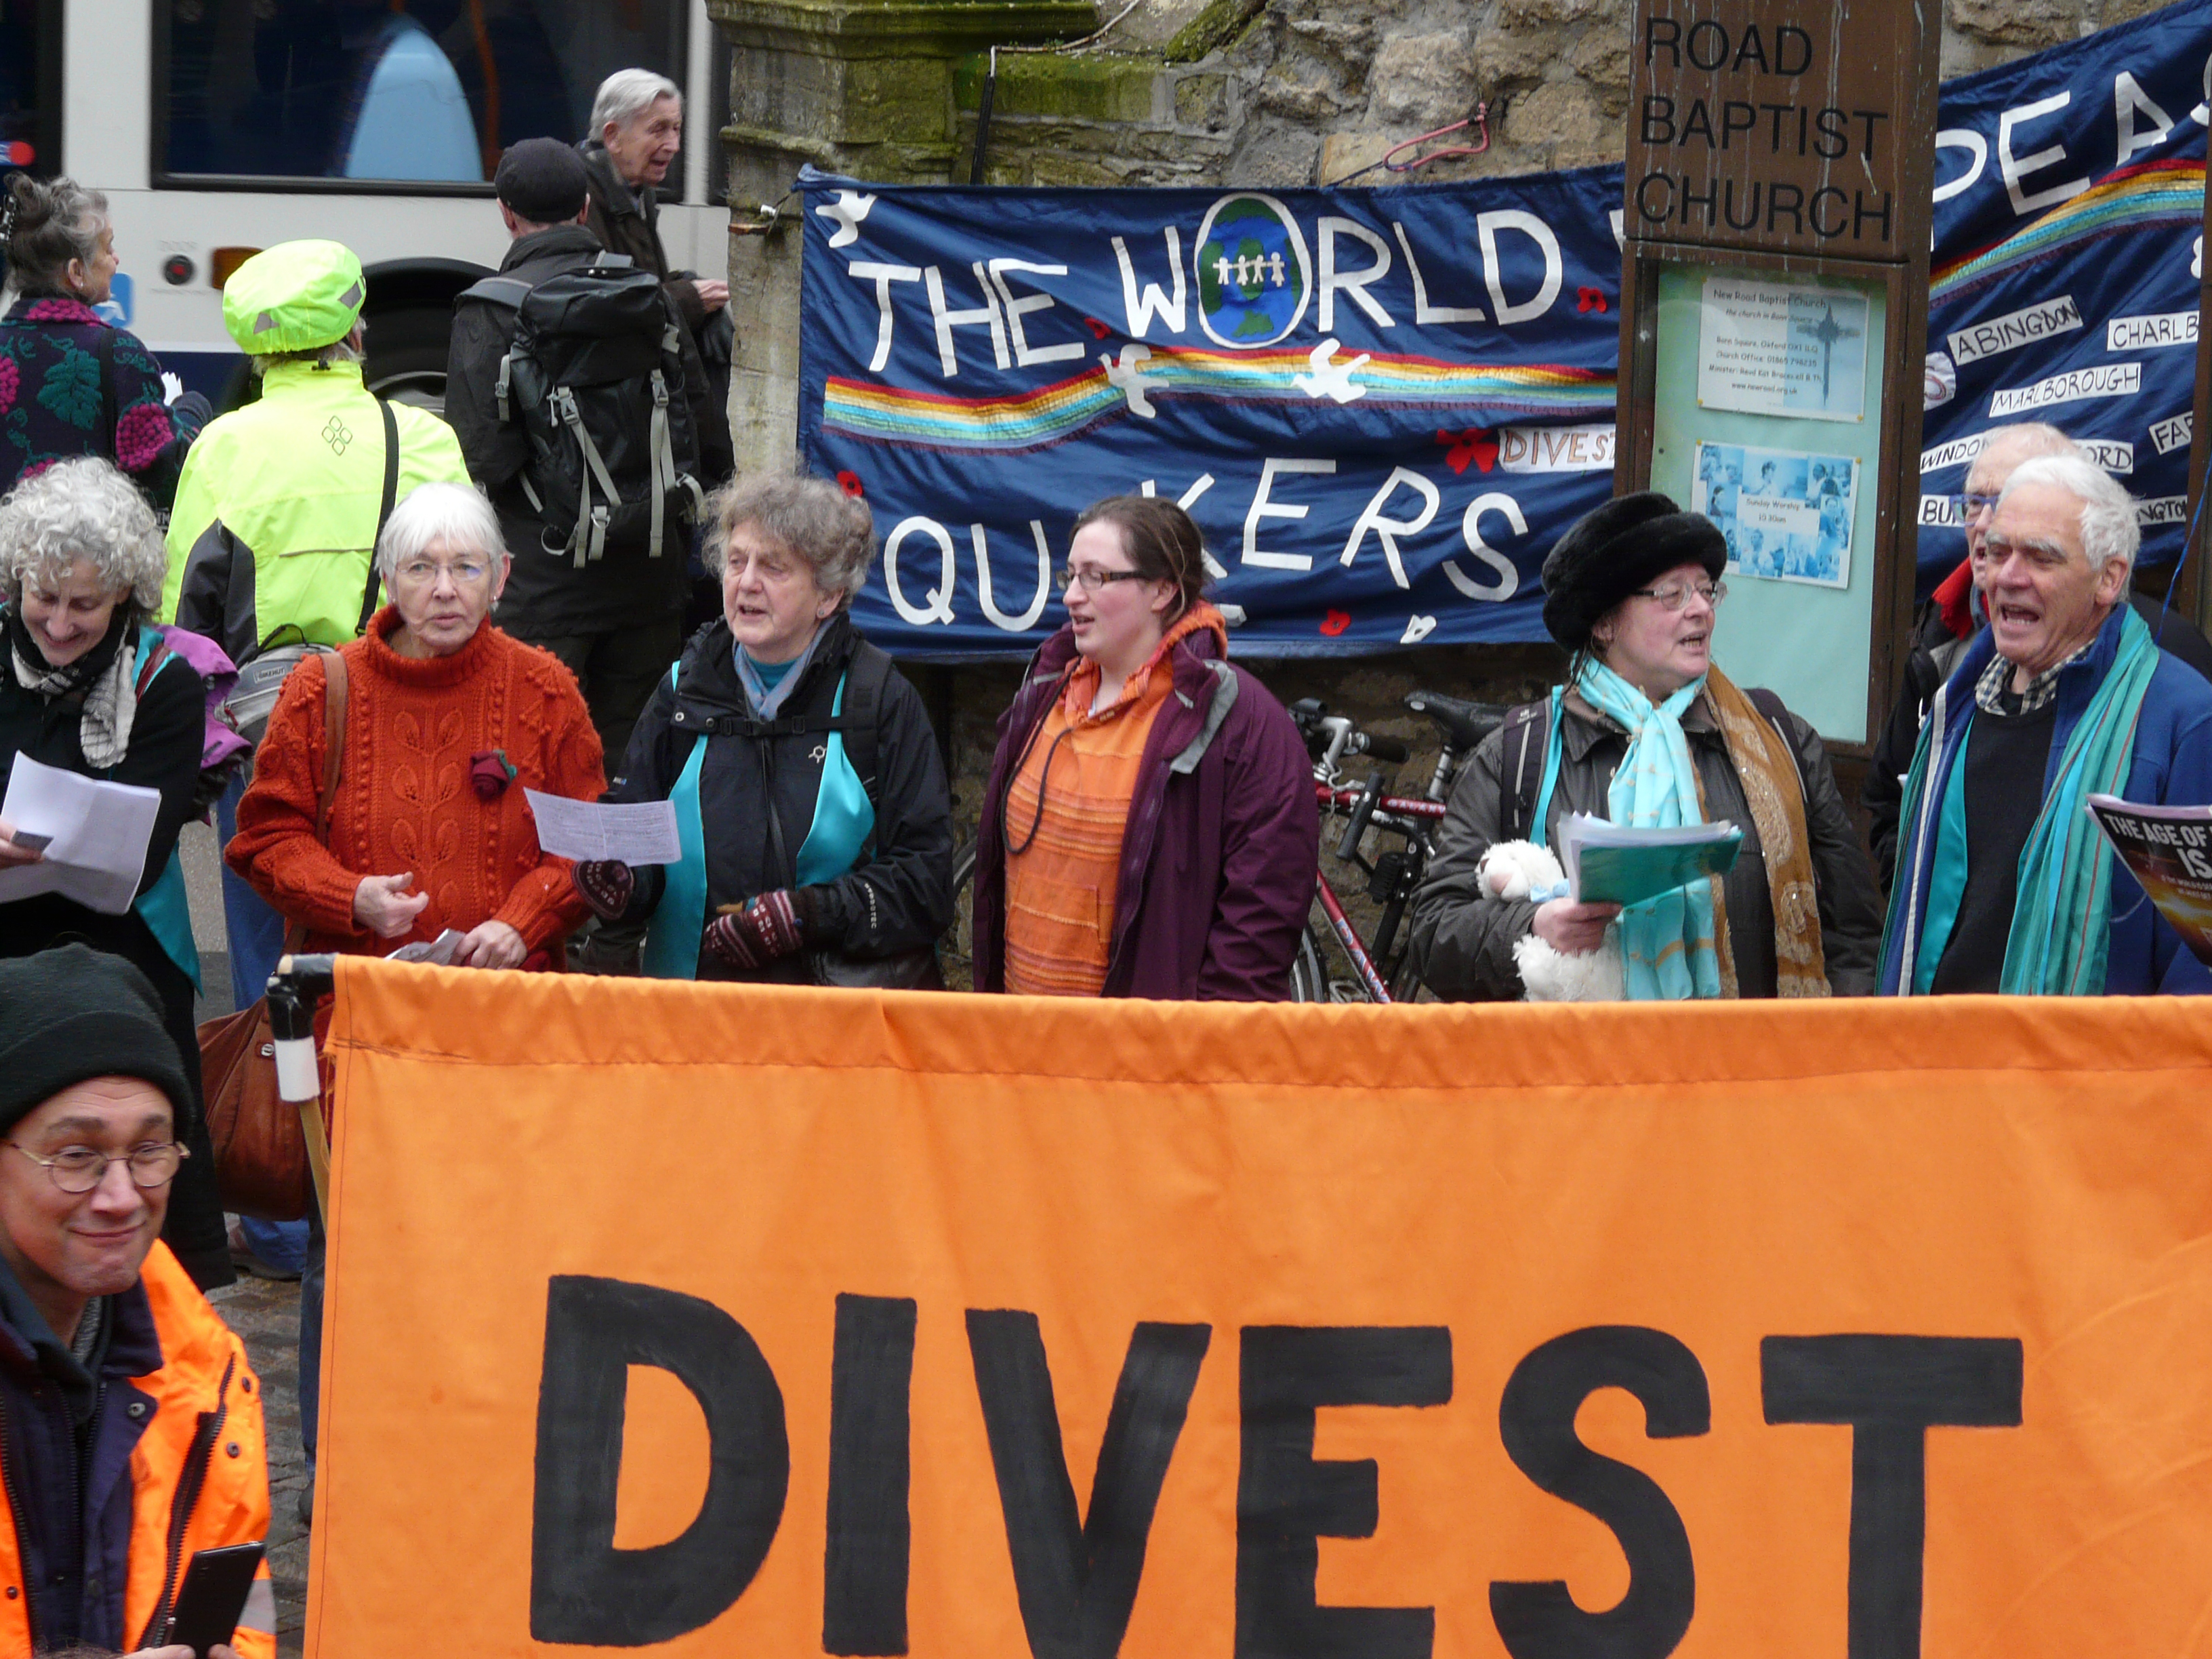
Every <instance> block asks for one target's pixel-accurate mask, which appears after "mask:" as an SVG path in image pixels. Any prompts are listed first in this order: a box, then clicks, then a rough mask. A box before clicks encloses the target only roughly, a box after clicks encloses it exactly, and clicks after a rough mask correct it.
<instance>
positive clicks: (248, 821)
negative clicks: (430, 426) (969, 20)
mask: <svg viewBox="0 0 2212 1659" xmlns="http://www.w3.org/2000/svg"><path fill="white" fill-rule="evenodd" d="M376 564H377V574H379V575H380V576H381V577H382V578H383V580H384V586H385V589H386V592H388V593H389V594H390V595H391V603H390V604H389V605H386V606H385V608H384V609H382V610H381V611H378V612H377V613H376V615H375V616H374V617H373V618H371V619H370V622H369V625H368V634H367V635H364V636H363V637H362V638H361V639H358V640H356V641H353V643H352V644H350V645H348V646H346V647H344V649H343V651H342V652H341V653H340V654H341V655H342V656H343V658H344V659H345V665H346V676H347V681H348V685H349V691H348V696H347V705H346V720H345V741H344V745H343V750H342V752H341V755H340V757H339V764H338V787H337V798H336V799H334V800H333V801H332V803H331V817H330V825H329V829H328V831H327V833H325V834H323V835H318V834H317V832H316V807H317V804H318V801H319V795H320V790H321V785H322V780H323V768H324V765H325V758H326V757H325V741H324V732H323V697H324V690H325V685H326V684H327V678H326V676H325V673H324V671H323V661H322V659H320V658H319V657H313V656H311V657H309V658H308V659H307V660H306V661H304V662H302V663H301V665H300V666H299V668H298V669H297V670H295V671H294V673H293V674H292V677H291V678H289V680H287V681H286V682H285V684H284V690H283V694H282V696H279V697H278V699H277V702H276V709H275V711H274V712H273V713H272V714H270V719H269V735H268V736H267V737H266V738H264V740H263V742H262V744H261V748H260V750H259V752H258V754H257V756H256V757H255V759H254V776H253V782H252V786H251V787H248V788H247V790H246V794H245V796H244V798H243V799H240V802H239V804H238V834H237V835H236V836H234V838H233V839H232V841H231V843H230V846H229V848H228V851H227V852H226V854H225V856H226V857H227V858H228V860H229V861H230V867H231V868H232V869H234V870H235V871H237V872H238V873H239V874H240V876H242V877H244V878H246V880H247V881H248V882H250V883H252V886H253V889H254V890H255V891H256V892H258V893H259V894H260V895H261V896H262V897H264V899H266V900H268V902H270V904H271V905H272V906H274V907H275V908H276V910H277V911H278V912H279V913H280V914H281V915H283V917H284V919H285V920H286V921H289V922H290V923H291V924H293V926H294V927H295V928H304V929H305V930H306V934H307V939H306V943H305V945H304V946H303V947H302V948H304V949H307V950H310V951H351V952H356V953H361V954H374V955H379V956H381V955H386V954H388V953H389V952H391V951H392V950H394V949H396V948H398V946H399V945H403V944H404V943H406V942H407V941H408V940H410V939H426V940H427V939H436V938H437V937H438V935H439V934H440V933H442V932H443V931H444V930H446V929H447V928H453V929H455V930H456V931H458V932H459V933H462V934H464V935H465V938H464V939H463V940H462V942H461V943H460V945H459V946H458V947H457V948H456V950H455V951H454V954H453V962H454V965H455V966H457V967H476V968H518V967H520V968H557V967H560V966H561V965H562V961H563V957H564V954H565V952H564V951H563V948H562V947H563V945H564V943H565V941H566V939H567V937H568V932H569V930H570V929H571V928H573V927H575V926H576V924H577V923H578V922H580V921H582V920H583V918H584V916H585V915H586V909H585V905H584V902H583V900H582V899H581V898H580V896H577V893H576V890H575V886H574V882H573V880H572V879H571V878H570V874H569V872H570V870H571V867H572V866H570V864H569V862H568V860H566V859H559V858H554V857H552V856H551V855H550V854H546V853H544V852H541V851H540V850H539V848H538V829H537V824H536V822H535V821H534V820H533V819H532V817H531V814H530V808H529V806H528V805H527V804H526V802H525V800H524V799H523V791H524V789H525V788H531V789H536V790H538V791H540V792H542V793H546V794H552V795H567V796H569V797H571V798H573V799H578V800H597V799H599V796H600V795H601V794H602V793H604V792H605V787H606V780H605V775H604V774H603V772H602V770H601V767H600V757H599V736H598V734H597V732H595V731H594V730H593V728H592V717H591V714H590V712H589V711H588V710H587V709H586V708H585V707H584V699H583V696H582V694H581V693H580V692H579V691H578V690H577V689H576V682H575V678H574V676H573V675H571V674H570V673H569V672H568V670H567V669H565V668H563V667H562V665H560V663H559V662H558V661H556V659H554V658H553V657H552V656H551V655H550V653H546V652H544V651H540V650H538V649H537V648H536V647H532V646H527V645H523V644H521V643H520V642H519V641H514V640H512V639H509V638H508V637H507V635H505V634H503V633H501V631H500V630H499V629H496V628H495V627H492V626H490V625H489V623H486V622H485V620H484V619H485V617H487V616H488V615H489V613H490V611H491V607H492V605H493V603H494V602H495V600H497V599H498V598H499V592H500V589H501V586H504V585H505V583H506V580H507V550H506V546H505V544H504V543H503V542H502V541H501V538H500V533H499V521H498V520H497V519H495V517H494V516H493V514H492V511H491V508H490V507H489V506H487V505H486V504H485V501H484V500H483V496H481V495H477V492H476V491H474V490H473V489H465V488H464V487H462V486H460V485H458V484H448V483H431V484H424V485H422V486H421V487H420V488H418V489H416V490H415V491H414V492H413V493H411V494H410V495H409V496H408V497H407V499H406V500H405V501H402V502H401V503H400V504H399V506H398V508H397V509H396V510H394V512H393V513H392V519H391V521H390V522H389V523H388V524H387V525H386V526H385V531H384V535H383V538H382V539H381V540H380V542H379V543H378V544H377V550H376Z"/></svg>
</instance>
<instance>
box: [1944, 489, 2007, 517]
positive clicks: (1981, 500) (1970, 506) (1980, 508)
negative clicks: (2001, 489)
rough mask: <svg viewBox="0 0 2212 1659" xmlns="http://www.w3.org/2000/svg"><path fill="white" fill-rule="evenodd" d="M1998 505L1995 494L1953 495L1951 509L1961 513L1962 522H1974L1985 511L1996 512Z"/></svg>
mask: <svg viewBox="0 0 2212 1659" xmlns="http://www.w3.org/2000/svg"><path fill="white" fill-rule="evenodd" d="M1996 507H1997V498H1996V496H1995V495H1972V494H1968V495H1954V496H1952V497H1951V510H1952V511H1953V512H1954V513H1957V514H1958V515H1959V522H1960V524H1972V523H1973V521H1974V520H1977V519H1978V518H1980V517H1981V516H1982V514H1983V513H1984V511H1988V512H1991V513H1994V512H1996Z"/></svg>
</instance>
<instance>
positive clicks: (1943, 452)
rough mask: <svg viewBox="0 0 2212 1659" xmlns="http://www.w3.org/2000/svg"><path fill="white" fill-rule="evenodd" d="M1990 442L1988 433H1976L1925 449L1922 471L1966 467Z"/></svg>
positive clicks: (1922, 458)
mask: <svg viewBox="0 0 2212 1659" xmlns="http://www.w3.org/2000/svg"><path fill="white" fill-rule="evenodd" d="M1989 441H1990V435H1989V434H1988V433H1986V432H1974V433H1969V434H1968V435H1966V437H1963V438H1954V439H1952V440H1951V441H1950V442H1949V443H1947V444H1937V445H1936V446H1935V447H1933V448H1929V449H1923V450H1922V451H1921V452H1920V470H1921V471H1923V472H1941V471H1942V470H1943V469H1944V468H1945V467H1947V466H1964V465H1966V463H1967V462H1969V461H1971V460H1972V459H1974V457H1975V456H1977V455H1978V454H1980V453H1982V451H1983V449H1984V447H1987V446H1988V444H1989ZM1920 522H1921V523H1923V524H1927V523H1929V522H1930V520H1927V519H1924V518H1923V519H1922V520H1921V521H1920Z"/></svg>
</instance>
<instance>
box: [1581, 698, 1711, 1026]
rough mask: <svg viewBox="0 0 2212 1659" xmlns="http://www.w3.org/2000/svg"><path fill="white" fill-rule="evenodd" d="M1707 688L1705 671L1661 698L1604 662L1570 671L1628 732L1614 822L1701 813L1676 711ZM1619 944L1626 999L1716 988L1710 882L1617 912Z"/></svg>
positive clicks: (1654, 821) (1650, 823) (1655, 823)
mask: <svg viewBox="0 0 2212 1659" xmlns="http://www.w3.org/2000/svg"><path fill="white" fill-rule="evenodd" d="M1575 690H1577V691H1579V692H1580V693H1581V694H1582V696H1583V701H1584V702H1588V703H1589V706H1590V707H1591V708H1595V709H1596V710H1597V711H1598V713H1600V714H1604V715H1607V717H1609V718H1610V719H1612V720H1617V721H1618V722H1620V726H1622V727H1623V729H1625V730H1626V732H1627V733H1628V752H1627V753H1626V755H1624V756H1623V757H1621V762H1620V768H1619V769H1617V770H1616V771H1615V772H1614V773H1613V786H1612V788H1611V790H1610V792H1609V793H1608V794H1607V810H1608V811H1609V812H1610V813H1611V815H1612V819H1613V823H1620V824H1627V825H1631V826H1632V827H1635V828H1638V829H1645V828H1653V829H1673V828H1674V827H1676V826H1678V825H1680V824H1685V823H1700V822H1702V821H1703V820H1704V817H1705V809H1704V807H1703V805H1702V804H1701V803H1700V802H1699V798H1698V773H1697V768H1696V767H1695V765H1694V764H1692V762H1691V759H1690V744H1689V740H1688V739H1687V738H1685V737H1684V736H1683V735H1682V716H1683V714H1685V713H1686V712H1687V710H1688V708H1689V707H1690V705H1691V704H1692V703H1693V702H1696V701H1697V699H1698V695H1699V693H1700V692H1701V691H1703V690H1705V677H1704V676H1703V675H1699V677H1698V678H1696V679H1694V680H1692V682H1691V683H1690V684H1687V685H1686V686H1684V687H1683V688H1682V689H1681V690H1679V691H1677V692H1676V693H1674V696H1671V697H1669V698H1668V699H1667V701H1666V702H1662V703H1661V704H1659V705H1658V706H1657V707H1656V708H1654V707H1653V706H1652V702H1651V700H1650V698H1649V697H1647V696H1644V694H1643V693H1642V692H1641V691H1639V690H1637V689H1636V688H1635V687H1634V686H1632V685H1631V684H1629V683H1628V682H1627V681H1626V680H1625V679H1623V678H1621V677H1620V675H1618V674H1616V673H1614V672H1613V670H1611V669H1610V668H1607V666H1606V665H1604V664H1603V663H1601V662H1597V661H1595V660H1593V661H1591V662H1589V663H1587V664H1585V665H1583V671H1582V672H1581V673H1580V674H1579V675H1577V677H1576V678H1575ZM1619 925H1620V951H1621V957H1622V965H1623V966H1624V968H1625V969H1626V976H1627V981H1628V995H1629V999H1630V1000H1632V1001H1636V1002H1653V1001H1659V1000H1672V1001H1680V1000H1686V999H1688V998H1692V997H1717V996H1718V995H1720V994H1721V973H1720V953H1719V951H1717V948H1716V947H1715V945H1714V939H1713V890H1712V884H1711V883H1710V882H1704V881H1699V882H1692V883H1691V884H1689V885H1688V886H1686V887H1679V888H1677V889H1675V890H1674V891H1673V892H1671V893H1662V894H1661V895H1660V896H1658V897H1657V898H1655V899H1647V900H1645V901H1644V902H1643V903H1641V904H1632V905H1630V906H1629V907H1628V908H1626V909H1625V910H1623V911H1622V912H1621V913H1620V924H1619Z"/></svg>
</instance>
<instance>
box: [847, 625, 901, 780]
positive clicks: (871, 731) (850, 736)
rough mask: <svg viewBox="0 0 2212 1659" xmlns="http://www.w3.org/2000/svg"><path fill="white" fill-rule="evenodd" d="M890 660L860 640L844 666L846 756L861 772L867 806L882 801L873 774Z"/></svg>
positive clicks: (855, 768)
mask: <svg viewBox="0 0 2212 1659" xmlns="http://www.w3.org/2000/svg"><path fill="white" fill-rule="evenodd" d="M890 678H891V659H890V654H889V653H887V652H885V651H884V649H883V647H880V646H878V645H873V644H871V643H870V642H869V641H866V640H861V641H859V642H858V643H857V644H856V645H855V646H854V650H853V656H852V660H851V661H849V662H848V663H847V664H846V665H845V713H844V719H845V726H844V738H845V758H846V759H847V760H848V761H849V762H851V763H852V766H853V770H854V771H855V772H857V773H858V774H860V787H861V788H862V789H864V790H866V792H867V796H868V805H871V806H878V805H881V804H882V800H883V793H882V787H881V784H880V781H879V780H878V778H877V776H876V759H877V752H878V744H877V741H876V738H877V733H878V731H879V730H880V729H881V726H882V723H883V709H884V687H885V686H887V685H888V684H890Z"/></svg>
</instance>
